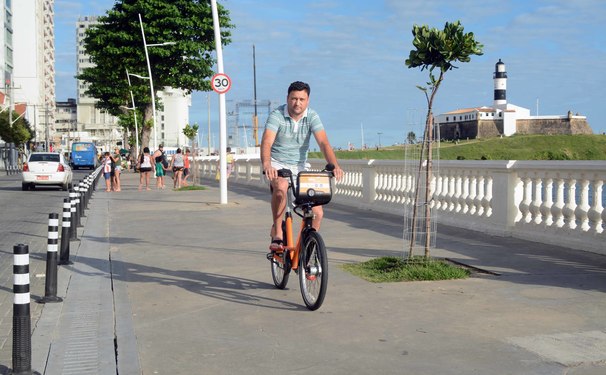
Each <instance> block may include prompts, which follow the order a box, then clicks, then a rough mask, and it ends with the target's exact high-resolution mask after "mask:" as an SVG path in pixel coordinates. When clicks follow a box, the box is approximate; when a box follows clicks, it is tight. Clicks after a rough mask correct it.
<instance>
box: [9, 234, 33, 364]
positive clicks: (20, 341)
mask: <svg viewBox="0 0 606 375" xmlns="http://www.w3.org/2000/svg"><path fill="white" fill-rule="evenodd" d="M13 280H14V282H13V293H14V301H13V372H12V374H13V375H31V373H32V338H31V336H32V328H31V317H30V294H29V247H28V246H27V245H23V244H18V245H15V246H14V247H13Z"/></svg>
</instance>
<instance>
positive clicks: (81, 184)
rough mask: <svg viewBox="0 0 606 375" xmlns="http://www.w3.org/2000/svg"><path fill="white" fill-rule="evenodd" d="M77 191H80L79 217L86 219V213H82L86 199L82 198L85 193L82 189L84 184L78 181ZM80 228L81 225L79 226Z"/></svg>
mask: <svg viewBox="0 0 606 375" xmlns="http://www.w3.org/2000/svg"><path fill="white" fill-rule="evenodd" d="M78 189H79V191H80V206H79V207H80V217H81V218H83V217H86V213H85V212H84V209H85V207H86V199H85V198H84V193H85V189H84V182H83V181H80V182H79V183H78ZM80 226H82V225H80Z"/></svg>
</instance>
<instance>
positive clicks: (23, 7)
mask: <svg viewBox="0 0 606 375" xmlns="http://www.w3.org/2000/svg"><path fill="white" fill-rule="evenodd" d="M10 3H11V1H10V0H7V1H5V10H6V8H7V4H10ZM12 3H13V4H12V5H13V7H12V8H13V9H12V22H8V23H7V22H6V21H5V25H7V24H8V25H12V47H13V48H12V51H13V55H12V56H5V59H6V63H7V64H6V65H4V64H3V65H4V66H5V67H7V68H8V62H9V60H12V61H14V68H13V71H12V80H11V81H12V87H10V90H11V91H12V93H13V97H14V103H25V104H26V105H27V112H26V115H25V116H26V118H27V119H28V121H29V122H30V124H31V126H32V128H33V129H34V130H35V134H34V140H35V141H36V142H45V143H47V144H48V142H50V143H54V142H53V134H54V123H55V45H54V42H55V34H54V0H19V1H18V4H17V2H15V1H14V0H13V1H12ZM6 14H7V15H8V12H7V13H6ZM5 37H6V36H5ZM10 73H11V72H10V71H8V69H7V70H5V73H4V76H5V81H7V74H8V75H10ZM9 96H10V93H9ZM55 146H57V145H55Z"/></svg>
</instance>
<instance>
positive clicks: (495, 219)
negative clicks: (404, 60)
mask: <svg viewBox="0 0 606 375" xmlns="http://www.w3.org/2000/svg"><path fill="white" fill-rule="evenodd" d="M310 162H311V164H312V168H316V169H321V168H322V167H323V166H324V161H323V160H319V159H312V160H310ZM339 163H340V165H341V168H343V170H344V171H345V176H344V178H343V179H342V180H341V181H339V182H338V183H337V184H336V186H335V188H336V189H335V190H336V191H335V195H334V197H333V202H336V203H341V204H345V205H349V206H353V207H357V208H362V209H369V210H375V211H380V212H387V213H392V214H396V215H403V214H404V212H405V208H406V207H405V205H410V204H412V202H413V201H414V191H415V186H416V184H417V170H418V161H401V160H340V162H339ZM199 165H200V172H201V173H200V175H201V176H202V177H203V178H214V177H215V173H216V168H217V160H216V158H214V159H206V158H203V159H201V163H199ZM605 179H606V162H604V161H511V160H510V161H465V160H442V161H439V169H438V168H436V170H435V173H434V174H433V176H432V181H431V185H430V186H431V192H432V197H433V198H432V200H431V203H430V204H431V207H432V209H433V210H434V213H436V214H437V217H438V222H439V223H444V224H448V225H451V226H455V227H462V228H467V229H472V230H477V231H482V232H486V233H490V234H494V235H501V236H513V237H518V238H523V239H528V240H533V241H537V242H543V243H549V244H554V245H562V246H569V247H572V248H576V249H580V250H587V251H593V252H598V253H602V254H606V230H605V229H606V210H605V209H604V204H605V203H606V202H605V201H604V195H605V194H604V180H605ZM231 180H232V182H236V183H243V184H248V185H257V186H259V187H265V186H266V185H267V184H266V182H265V181H264V178H263V174H262V169H261V164H260V161H259V159H258V158H251V159H243V158H240V159H238V158H236V168H235V170H234V173H233V175H232V179H231ZM423 181H424V176H422V177H421V185H422V186H421V189H420V193H419V194H423V193H424V186H423V185H424V183H423ZM232 182H230V183H232Z"/></svg>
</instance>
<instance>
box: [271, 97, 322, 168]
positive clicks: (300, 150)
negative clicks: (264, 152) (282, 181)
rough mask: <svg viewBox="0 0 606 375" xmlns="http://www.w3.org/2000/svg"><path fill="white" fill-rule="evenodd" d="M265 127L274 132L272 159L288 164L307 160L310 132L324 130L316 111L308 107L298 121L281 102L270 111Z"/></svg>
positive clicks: (298, 163) (297, 163)
mask: <svg viewBox="0 0 606 375" xmlns="http://www.w3.org/2000/svg"><path fill="white" fill-rule="evenodd" d="M265 129H268V130H272V131H274V132H276V139H275V141H274V144H273V145H272V146H271V158H272V159H274V160H277V161H279V162H281V163H284V164H288V165H302V164H304V163H305V162H306V161H307V151H308V150H309V139H310V137H311V134H312V133H315V132H318V131H321V130H324V125H323V124H322V121H321V120H320V116H318V114H317V113H316V111H314V110H313V109H310V108H308V109H306V110H305V112H304V113H303V117H302V118H301V119H300V120H299V121H295V120H293V119H292V118H291V117H290V115H289V114H288V107H287V106H286V104H283V105H281V106H280V107H278V108H276V109H274V110H273V111H272V112H271V113H270V115H269V117H268V118H267V122H266V123H265Z"/></svg>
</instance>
